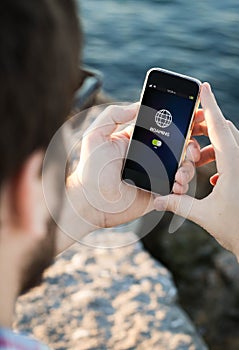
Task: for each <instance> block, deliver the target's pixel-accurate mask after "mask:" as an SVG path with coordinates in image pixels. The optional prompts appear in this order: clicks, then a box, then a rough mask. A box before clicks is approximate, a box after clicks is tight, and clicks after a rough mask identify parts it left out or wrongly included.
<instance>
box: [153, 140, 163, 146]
mask: <svg viewBox="0 0 239 350" xmlns="http://www.w3.org/2000/svg"><path fill="white" fill-rule="evenodd" d="M152 145H153V146H157V147H160V146H161V145H162V141H160V140H156V139H153V140H152Z"/></svg>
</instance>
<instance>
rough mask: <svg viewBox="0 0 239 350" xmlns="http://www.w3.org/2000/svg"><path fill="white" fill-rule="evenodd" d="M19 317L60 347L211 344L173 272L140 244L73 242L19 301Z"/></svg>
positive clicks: (117, 349)
mask: <svg viewBox="0 0 239 350" xmlns="http://www.w3.org/2000/svg"><path fill="white" fill-rule="evenodd" d="M118 234H119V235H120V233H118ZM16 318H17V320H16V323H15V328H16V329H18V330H19V331H24V332H27V333H30V334H32V335H33V336H35V337H36V338H38V339H39V340H41V341H43V342H45V343H47V344H48V345H49V346H50V347H52V348H54V349H58V350H60V349H72V350H73V349H77V350H78V349H81V350H84V349H92V350H93V349H97V350H100V349H102V350H103V349H107V350H108V349H114V350H124V349H125V350H126V349H127V350H128V349H142V350H143V349H147V350H148V349H149V350H150V349H180V350H183V349H185V350H186V349H187V350H188V349H190V350H203V349H206V346H205V344H204V342H203V341H202V339H201V338H200V336H199V335H198V334H197V332H196V330H195V328H194V326H193V325H192V323H191V321H190V320H189V318H188V316H187V315H186V314H185V313H184V312H183V310H182V309H181V308H180V307H179V306H178V305H177V290H176V288H175V285H174V282H173V280H172V276H171V274H170V272H169V271H168V270H167V269H166V268H165V267H164V266H163V265H162V264H160V263H159V262H157V261H155V260H154V259H153V258H152V257H151V256H150V255H149V254H148V253H147V252H145V251H144V249H143V248H142V244H141V243H140V242H138V243H136V244H132V245H129V246H127V247H124V248H118V249H111V250H110V249H108V250H106V249H105V250H104V249H91V248H87V247H85V246H82V245H79V244H75V245H74V246H72V247H71V248H70V249H69V250H68V251H66V252H65V253H63V254H62V255H60V256H59V257H58V258H57V259H56V262H55V264H54V265H53V266H52V267H51V268H49V269H48V271H47V272H46V273H45V278H44V282H43V284H42V285H41V286H40V287H37V288H35V289H34V290H33V291H31V292H30V293H29V294H27V295H25V296H22V297H21V298H19V300H18V303H17V307H16Z"/></svg>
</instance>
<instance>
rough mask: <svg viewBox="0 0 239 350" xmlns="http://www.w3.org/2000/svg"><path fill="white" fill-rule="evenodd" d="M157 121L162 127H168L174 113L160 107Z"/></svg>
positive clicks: (156, 117)
mask: <svg viewBox="0 0 239 350" xmlns="http://www.w3.org/2000/svg"><path fill="white" fill-rule="evenodd" d="M155 123H156V124H157V125H158V126H159V127H160V128H167V127H168V126H169V125H170V124H171V123H172V114H171V113H170V112H169V111H168V110H167V109H160V111H158V112H157V113H156V114H155Z"/></svg>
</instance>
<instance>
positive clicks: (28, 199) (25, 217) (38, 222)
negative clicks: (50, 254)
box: [9, 151, 49, 238]
mask: <svg viewBox="0 0 239 350" xmlns="http://www.w3.org/2000/svg"><path fill="white" fill-rule="evenodd" d="M43 157H44V153H43V152H42V151H36V152H34V153H33V154H32V155H30V156H29V157H28V159H27V160H26V161H25V162H24V164H23V165H22V167H21V169H20V170H19V171H18V172H17V174H16V175H15V176H14V177H13V178H12V179H11V180H10V184H9V185H10V186H9V190H10V208H11V209H10V211H11V214H10V216H11V217H10V219H11V220H12V224H13V225H14V228H15V229H17V231H21V232H24V233H25V234H31V235H35V236H38V237H39V238H40V237H41V236H42V235H43V234H44V233H45V232H46V223H47V218H48V215H49V214H48V211H47V208H46V205H45V201H44V195H43V190H42V180H41V169H42V162H43Z"/></svg>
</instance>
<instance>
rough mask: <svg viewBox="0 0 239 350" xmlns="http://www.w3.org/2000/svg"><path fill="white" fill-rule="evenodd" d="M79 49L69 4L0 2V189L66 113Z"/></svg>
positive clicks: (59, 1) (65, 0)
mask: <svg viewBox="0 0 239 350" xmlns="http://www.w3.org/2000/svg"><path fill="white" fill-rule="evenodd" d="M79 44H80V34H79V28H78V21H77V17H76V10H75V5H74V2H73V0H41V1H39V0H20V1H15V0H1V1H0V154H1V157H0V186H1V185H2V183H3V181H4V180H5V179H7V178H9V177H10V176H12V175H14V173H15V172H16V171H17V170H18V168H19V167H20V166H21V164H22V163H23V162H24V161H25V160H26V159H27V157H28V156H29V155H30V154H31V153H32V152H33V151H35V150H37V149H41V148H42V149H45V148H46V147H47V145H48V143H49V141H50V139H51V137H52V135H53V134H54V132H55V131H56V130H57V128H58V127H59V126H60V125H61V124H62V122H63V120H64V118H65V117H66V115H67V113H68V112H69V108H70V104H71V101H72V97H73V91H74V89H75V88H76V84H77V78H78V72H77V65H78V60H79Z"/></svg>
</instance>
